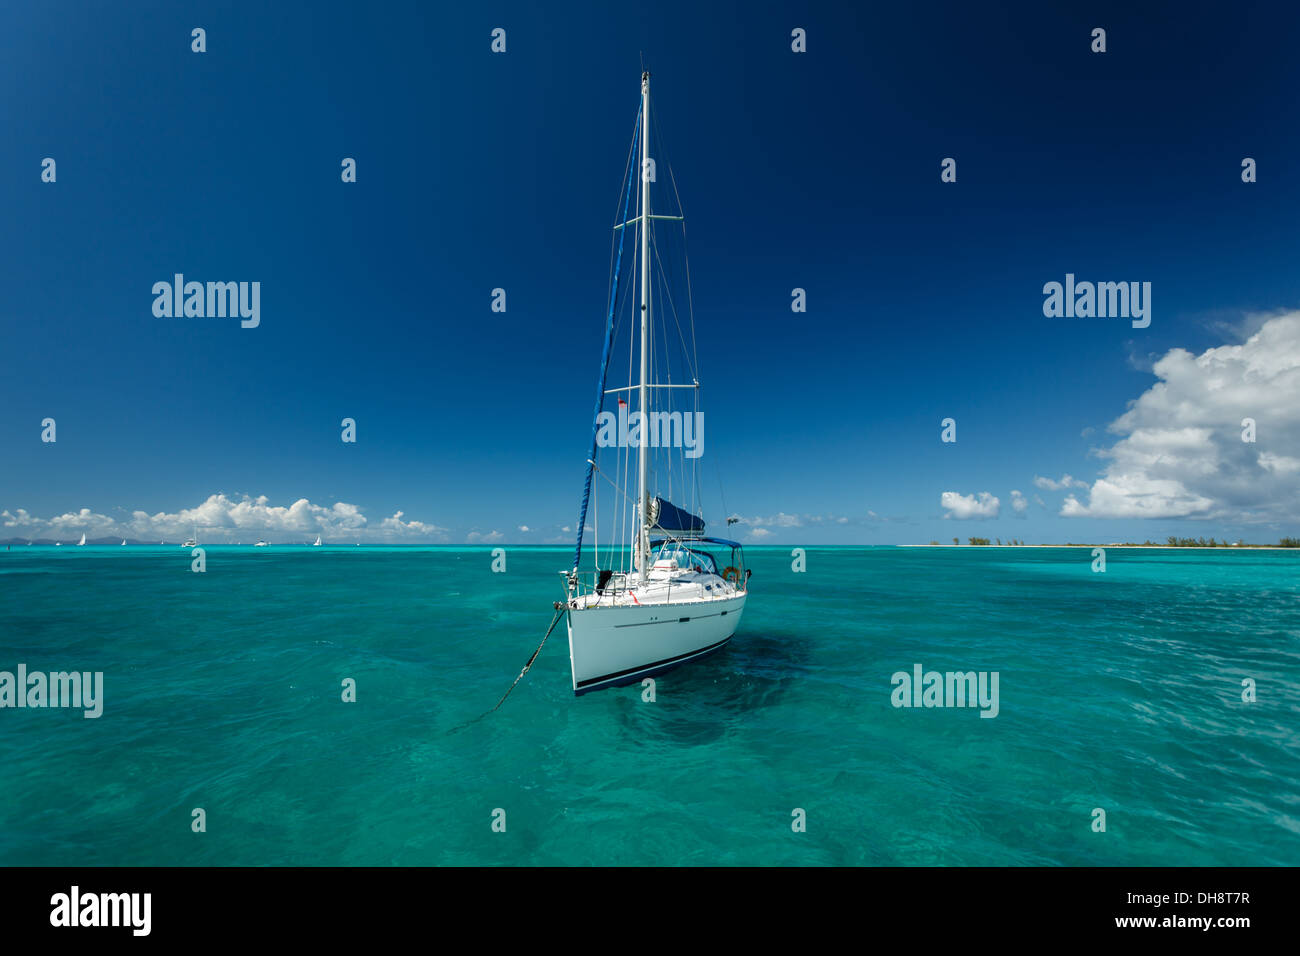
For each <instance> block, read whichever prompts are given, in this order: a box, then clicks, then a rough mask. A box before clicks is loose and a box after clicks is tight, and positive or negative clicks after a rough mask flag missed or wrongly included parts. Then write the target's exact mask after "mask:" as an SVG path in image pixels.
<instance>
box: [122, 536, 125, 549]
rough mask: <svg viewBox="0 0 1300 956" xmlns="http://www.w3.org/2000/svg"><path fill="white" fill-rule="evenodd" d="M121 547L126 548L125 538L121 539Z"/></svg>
mask: <svg viewBox="0 0 1300 956" xmlns="http://www.w3.org/2000/svg"><path fill="white" fill-rule="evenodd" d="M122 547H124V548H125V547H126V538H123V539H122Z"/></svg>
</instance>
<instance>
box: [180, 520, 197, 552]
mask: <svg viewBox="0 0 1300 956" xmlns="http://www.w3.org/2000/svg"><path fill="white" fill-rule="evenodd" d="M198 546H199V528H198V525H195V526H194V537H192V538H190V539H189V540H188V541H186V542H185V543H184V544H182V545H181V547H182V548H197V547H198Z"/></svg>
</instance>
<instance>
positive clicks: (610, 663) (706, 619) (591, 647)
mask: <svg viewBox="0 0 1300 956" xmlns="http://www.w3.org/2000/svg"><path fill="white" fill-rule="evenodd" d="M747 596H748V595H747V594H740V595H738V596H736V597H730V598H724V599H721V600H706V601H691V602H677V603H670V604H643V605H640V606H635V605H634V606H627V605H618V606H614V607H608V606H606V607H586V608H575V609H572V610H570V612H569V661H570V663H571V665H572V671H573V692H574V694H577V695H581V694H585V693H587V692H588V691H593V690H598V689H599V688H602V687H613V686H617V685H619V684H630V683H635V682H636V681H639V680H641V679H642V678H644V677H648V676H650V675H652V674H659V673H662V672H663V671H666V670H668V669H669V668H672V667H676V666H677V665H678V664H683V663H685V662H686V661H689V660H694V659H695V658H698V657H702V656H704V655H705V654H708V653H711V652H712V651H716V650H718V649H719V648H721V647H723V646H724V645H725V644H726V643H727V642H728V641H729V640H731V638H732V635H734V634H735V633H736V628H737V627H739V626H740V617H741V614H742V613H743V612H744V610H745V598H746V597H747Z"/></svg>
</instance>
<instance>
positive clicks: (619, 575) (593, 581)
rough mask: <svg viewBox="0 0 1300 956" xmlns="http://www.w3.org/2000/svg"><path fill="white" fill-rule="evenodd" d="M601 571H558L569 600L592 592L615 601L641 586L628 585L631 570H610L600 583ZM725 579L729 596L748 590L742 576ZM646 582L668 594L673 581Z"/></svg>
mask: <svg viewBox="0 0 1300 956" xmlns="http://www.w3.org/2000/svg"><path fill="white" fill-rule="evenodd" d="M602 573H603V572H601V571H579V572H573V571H561V572H560V574H562V575H564V577H565V581H566V584H567V585H568V592H569V598H570V600H575V599H578V598H583V597H587V596H589V595H593V594H594V595H598V596H600V597H601V598H610V600H611V601H613V602H617V601H618V599H619V598H620V597H624V596H626V595H628V594H631V593H632V592H633V591H635V590H637V588H639V587H642V586H643V585H642V584H640V583H638V584H637V585H636V586H635V587H634V586H630V585H629V584H628V580H627V579H628V576H629V574H630V573H631V572H627V571H613V572H611V573H610V574H609V576H608V577H607V578H606V579H605V581H604V583H603V584H602V583H601V580H600V577H601V574H602ZM726 580H727V581H728V583H730V584H731V585H732V586H733V587H734V588H735V592H734V594H733V595H731V596H735V597H738V596H740V595H742V594H745V593H746V592H748V590H749V588H748V587H747V586H746V585H747V583H748V582H747V581H746V579H745V577H744V576H741V577H740V579H739V580H736V581H732V580H731V579H729V578H728V579H726ZM647 584H649V585H650V586H659V585H662V586H663V587H664V588H665V589H667V590H668V592H669V593H670V594H671V592H672V587H673V582H672V578H671V577H670V578H667V579H665V580H663V581H656V580H653V579H652V580H650V581H649V582H647Z"/></svg>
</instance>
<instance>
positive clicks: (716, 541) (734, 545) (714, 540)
mask: <svg viewBox="0 0 1300 956" xmlns="http://www.w3.org/2000/svg"><path fill="white" fill-rule="evenodd" d="M667 540H668V539H666V538H658V539H656V540H654V541H651V542H650V547H652V548H657V547H659V546H660V545H661V544H663V543H664V542H665V541H667ZM674 540H680V541H681V543H682V544H685V545H692V544H723V545H726V546H727V547H728V548H743V547H744V545H743V544H741V543H740V542H739V541H728V540H727V539H726V538H704V537H700V538H681V539H674Z"/></svg>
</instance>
